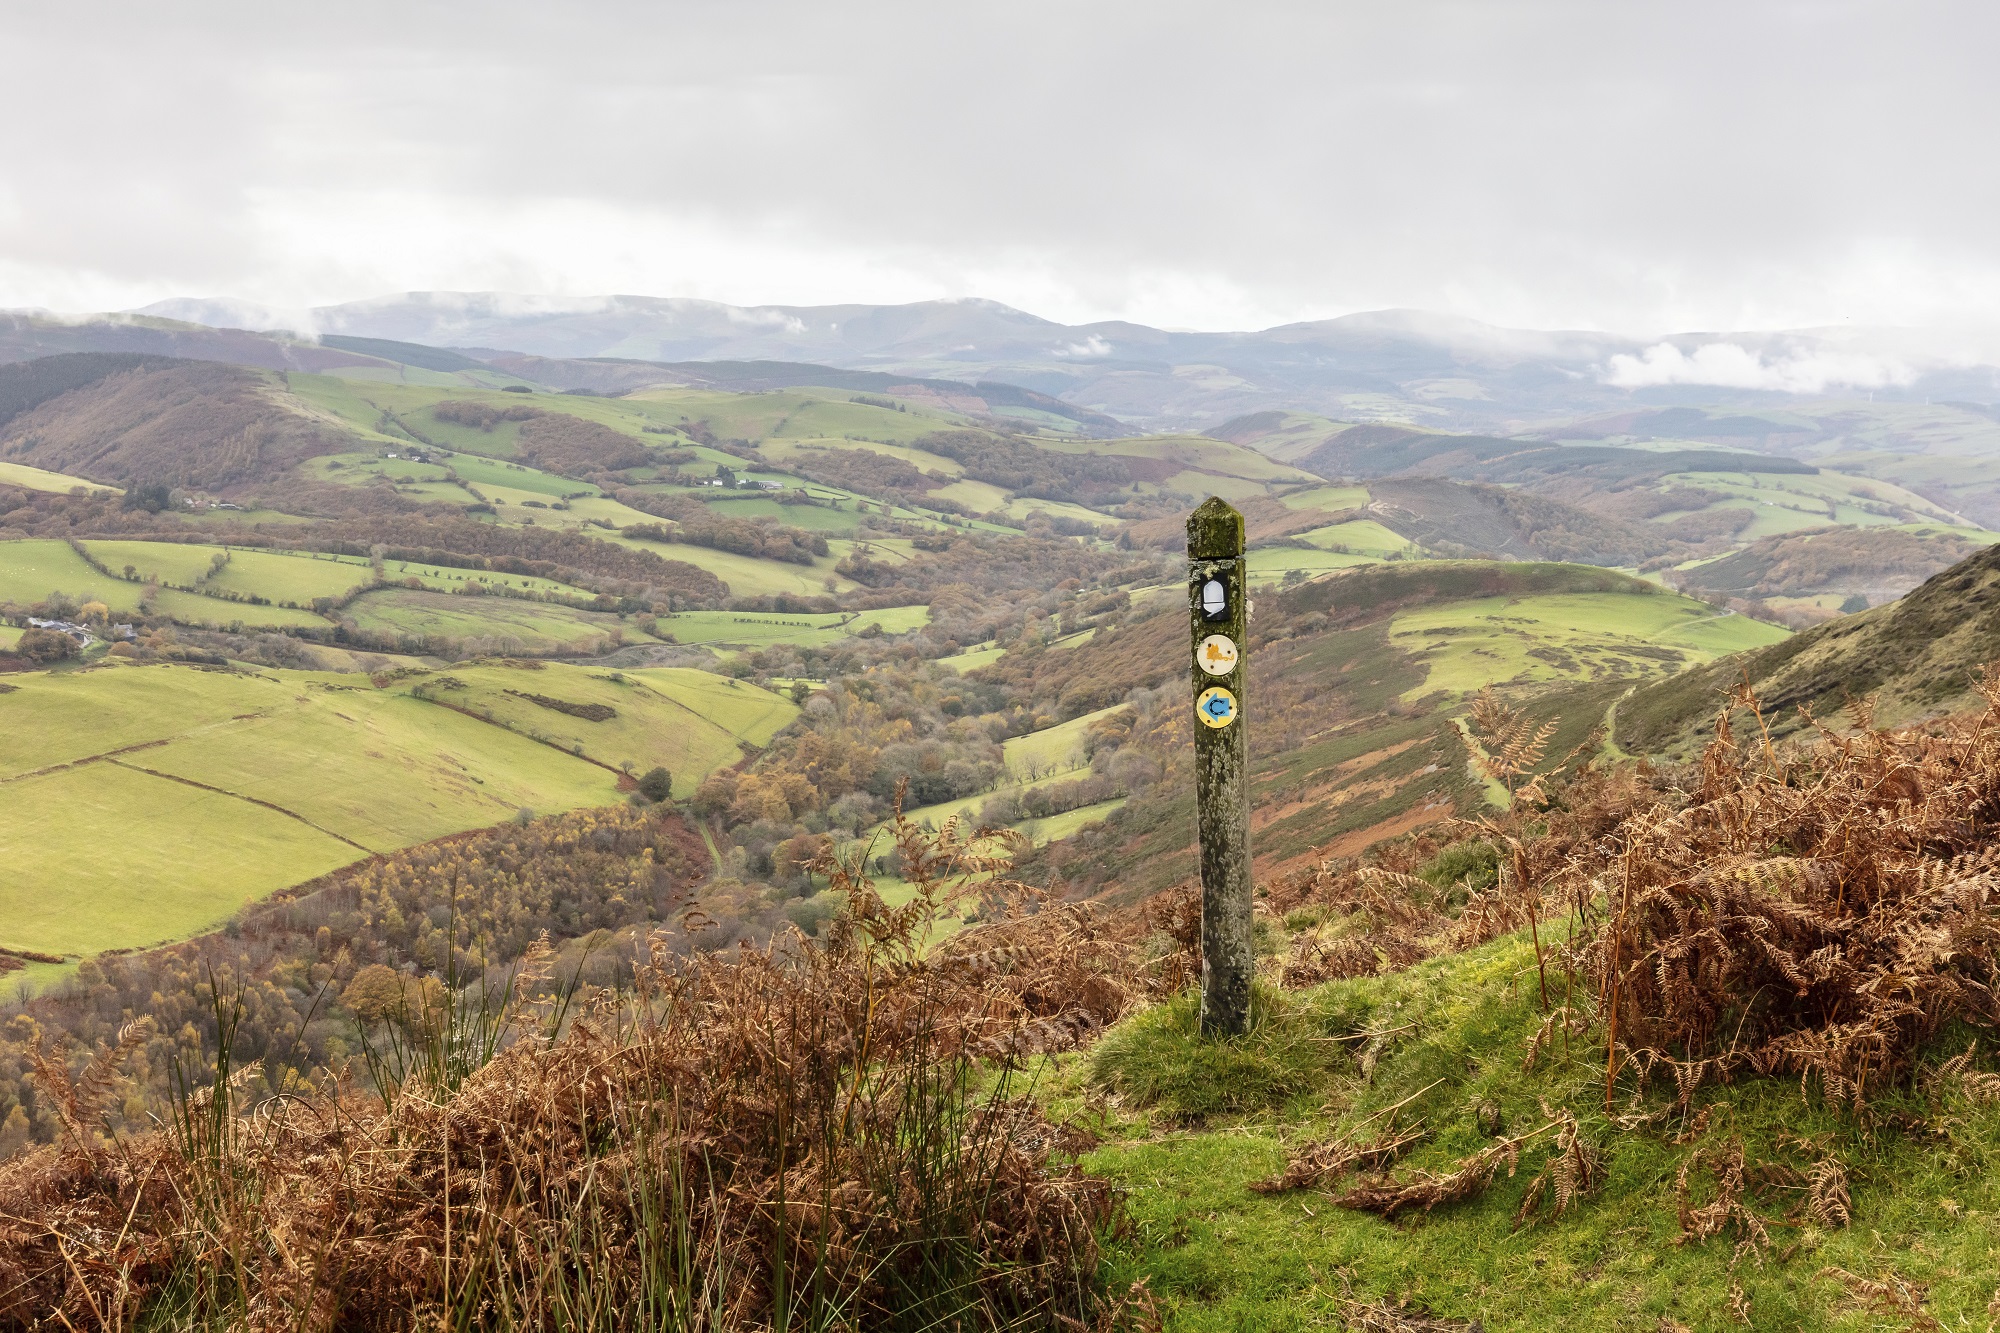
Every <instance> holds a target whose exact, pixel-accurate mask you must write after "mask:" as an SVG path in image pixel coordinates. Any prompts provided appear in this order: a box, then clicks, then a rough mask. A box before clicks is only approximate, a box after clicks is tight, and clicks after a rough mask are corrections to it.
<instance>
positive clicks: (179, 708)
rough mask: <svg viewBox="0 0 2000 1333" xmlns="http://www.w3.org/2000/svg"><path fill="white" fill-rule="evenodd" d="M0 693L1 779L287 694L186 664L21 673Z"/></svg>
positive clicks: (157, 736)
mask: <svg viewBox="0 0 2000 1333" xmlns="http://www.w3.org/2000/svg"><path fill="white" fill-rule="evenodd" d="M7 683H8V684H10V685H13V686H14V687H15V691H14V692H13V693H11V694H0V782H3V781H5V780H7V779H10V778H14V777H18V776H19V775H21V774H23V773H31V772H34V771H35V770H37V769H43V768H48V767H51V766H53V765H58V764H69V763H75V762H76V761H77V760H79V759H87V758H89V757H90V756H92V755H100V754H109V753H113V752H117V751H120V750H125V749H129V748H131V747H133V746H140V745H146V744H148V743H150V742H157V741H162V740H165V739H167V738H168V737H171V736H177V735H181V734H183V733H187V732H193V731H199V730H200V729H202V728H203V727H209V726H214V725H217V724H220V723H223V722H227V721H228V720H229V719H230V718H232V717H235V716H238V715H239V714H244V713H252V712H257V711H259V710H261V709H264V708H268V707H276V706H277V705H278V704H279V703H280V702H281V701H283V700H285V699H289V698H290V697H291V695H290V694H289V693H288V692H287V691H285V690H284V689H282V688H279V687H277V686H276V685H274V684H272V683H271V682H270V681H269V680H268V679H267V678H265V677H261V676H251V675H245V674H239V673H232V672H226V671H200V670H196V669H195V668H193V667H186V666H115V667H114V666H102V667H95V668H92V669H91V670H89V671H62V672H55V673H45V672H25V673H21V674H17V675H11V676H8V677H7Z"/></svg>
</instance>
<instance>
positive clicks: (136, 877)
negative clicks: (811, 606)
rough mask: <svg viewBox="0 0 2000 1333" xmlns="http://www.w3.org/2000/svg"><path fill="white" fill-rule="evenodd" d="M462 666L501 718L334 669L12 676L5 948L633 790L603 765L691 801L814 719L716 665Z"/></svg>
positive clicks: (144, 939)
mask: <svg viewBox="0 0 2000 1333" xmlns="http://www.w3.org/2000/svg"><path fill="white" fill-rule="evenodd" d="M460 671H461V674H462V675H465V676H470V677H473V678H474V680H475V682H476V687H477V688H476V689H475V690H472V691H468V694H469V695H471V696H472V698H473V700H474V701H475V702H477V703H480V704H482V705H485V704H491V708H490V710H489V711H491V712H492V713H493V714H494V723H489V722H487V721H484V720H481V719H479V718H476V717H470V716H467V715H465V714H464V713H461V712H456V711H453V710H452V709H449V708H442V707H439V706H437V705H436V704H434V703H429V702H426V701H424V700H423V699H420V698H416V697H414V696H413V695H412V694H411V693H409V692H408V691H407V690H397V691H387V690H376V689H373V688H371V687H370V686H369V685H367V684H366V683H362V682H360V681H358V679H357V678H356V677H352V676H340V675H336V674H334V673H315V672H298V671H276V670H273V671H262V672H257V673H249V672H225V671H215V670H201V669H198V668H194V667H185V666H106V667H100V668H95V669H92V670H88V671H67V672H59V673H54V674H49V673H35V672H31V673H17V674H15V675H12V676H10V677H9V678H8V683H9V684H11V685H14V686H15V687H16V688H15V690H14V691H13V692H12V693H9V694H5V695H0V808H4V809H5V811H6V817H5V818H4V819H0V945H5V946H13V947H18V948H27V949H33V950H37V951H41V952H51V953H94V952H97V951H100V950H103V949H108V948H123V947H131V946H137V945H144V944H151V943H154V942H157V941H160V940H164V939H172V938H177V937H180V936H184V935H188V934H192V933H195V932H198V931H200V930H202V929H204V928H206V927H209V926H211V925H213V924H214V923H215V922H216V921H218V920H220V919H222V918H223V917H225V916H227V915H228V914H229V913H230V912H232V911H234V910H235V909H236V908H237V907H238V906H240V905H241V904H242V903H243V902H244V901H246V900H248V899H253V898H257V897H261V896H263V895H265V894H268V893H270V892H272V891H274V890H276V889H279V888H284V887H287V886H289V885H292V884H296V883H298V882H300V881H302V880H305V879H309V878H312V877H313V876H315V875H319V874H322V873H324V872H325V871H326V870H328V869H331V868H332V867H334V866H337V865H341V864H345V863H346V862H349V861H352V860H355V859H357V858H359V857H361V856H364V855H366V854H367V853H368V852H371V851H374V852H385V851H391V850H394V849H397V848H400V847H404V846H409V845H412V844H415V843H419V842H426V841H429V840H432V839H435V838H439V837H443V836H446V835H448V834H452V833H457V832H460V831H463V830H465V829H470V828H478V827H482V826H487V825H492V824H497V823H500V822H502V821H503V820H505V819H507V818H509V817H511V816H513V815H514V814H515V813H516V812H517V811H519V810H520V809H522V808H531V809H535V810H539V811H545V812H546V811H557V810H567V809H574V808H578V807H582V806H589V805H601V804H608V803H610V802H613V801H616V800H618V799H620V798H619V794H618V791H617V782H616V774H615V773H613V772H609V771H607V769H606V768H605V767H604V765H610V766H611V767H613V768H615V767H616V766H617V764H618V763H619V762H620V761H621V760H625V759H630V760H631V761H632V762H634V763H635V765H637V766H638V767H639V768H640V769H641V771H643V769H644V768H647V767H651V766H652V765H653V764H655V763H660V764H665V765H666V766H667V767H668V768H669V769H670V770H671V771H672V772H673V773H674V775H675V789H676V791H677V792H681V793H683V794H685V793H686V792H691V791H692V790H693V789H694V787H695V786H697V785H699V783H700V781H701V779H702V778H703V777H705V776H706V775H707V774H708V773H709V772H710V771H712V770H713V769H714V768H717V767H720V766H723V765H727V764H733V763H735V762H737V761H738V760H739V759H740V758H741V757H742V755H743V749H742V745H743V744H746V743H747V744H749V745H752V746H761V745H764V744H766V743H768V742H769V741H770V739H771V737H772V736H773V735H775V734H776V732H777V731H778V730H780V729H781V728H782V727H784V726H785V725H786V724H788V723H789V722H790V721H791V719H792V718H793V717H795V716H797V712H798V710H797V708H796V707H795V706H794V705H793V704H792V703H791V701H790V700H788V699H784V698H780V697H779V696H777V695H775V694H772V693H770V692H768V691H765V690H760V689H757V688H756V687H755V686H752V685H748V684H745V683H743V682H740V681H732V680H728V679H725V678H723V677H719V676H712V675H707V674H705V673H702V672H697V671H686V670H677V669H669V668H661V669H656V670H648V671H640V672H628V673H626V679H625V682H624V683H623V684H619V683H615V682H612V681H611V680H609V679H608V676H609V674H610V673H603V672H592V671H591V670H589V669H587V668H582V667H565V666H561V665H550V666H548V667H547V668H546V669H544V670H541V671H527V670H509V669H507V668H500V667H471V668H462V669H460ZM507 687H512V688H518V689H521V690H523V691H524V692H533V693H541V694H545V695H550V696H553V697H559V698H565V699H569V700H570V701H572V702H581V703H587V702H594V701H597V699H598V697H599V696H600V695H601V696H603V697H604V698H606V699H615V700H616V703H615V706H616V707H617V708H618V709H619V716H618V718H616V719H614V720H613V721H610V722H606V723H591V722H587V721H583V720H581V719H576V718H573V717H570V716H568V715H566V714H563V713H559V712H555V711H552V710H549V709H546V708H542V707H540V706H538V705H535V704H533V703H530V702H528V701H526V700H522V699H518V698H514V697H512V696H506V695H504V694H502V693H501V691H502V690H503V689H504V688H507ZM444 697H447V698H449V697H451V696H450V695H449V694H446V695H445V696H444ZM495 723H497V724H498V725H495ZM572 732H574V733H576V734H577V735H578V736H581V735H583V734H584V733H594V734H592V735H590V737H589V740H588V743H587V744H585V745H584V746H583V750H584V753H583V755H582V756H579V755H576V754H574V753H570V752H568V750H569V745H570V744H571V743H573V742H572V737H571V733H572ZM537 735H539V736H541V737H542V738H543V739H540V740H538V739H537ZM548 742H553V743H552V744H551V743H548ZM592 759H595V760H597V761H598V762H596V763H593V762H590V760H592ZM196 784H199V785H196ZM19 975H20V974H18V973H9V974H8V978H9V980H8V981H5V982H0V985H11V984H12V980H15V979H18V978H19Z"/></svg>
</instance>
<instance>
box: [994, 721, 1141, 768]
mask: <svg viewBox="0 0 2000 1333" xmlns="http://www.w3.org/2000/svg"><path fill="white" fill-rule="evenodd" d="M1124 706H1125V705H1123V704H1113V705H1111V707H1109V708H1100V709H1098V710H1097V711H1096V712H1094V713H1085V714H1084V715H1083V716H1082V717H1073V718H1071V719H1070V720H1069V721H1067V722H1058V723H1057V724H1056V725H1055V726H1053V727H1044V728H1043V729H1042V730H1040V731H1034V732H1029V733H1028V734H1027V735H1025V736H1015V737H1013V738H1012V739H1011V740H1007V741H1003V742H1001V745H1000V750H1001V753H1002V754H1004V755H1005V756H1006V763H1007V771H1008V772H1009V773H1010V774H1012V775H1013V776H1015V777H1016V778H1020V779H1024V780H1026V779H1031V778H1037V777H1043V776H1046V775H1048V774H1051V773H1059V772H1069V771H1071V770H1075V769H1078V768H1081V767H1082V766H1083V763H1084V745H1085V737H1086V736H1087V735H1088V734H1089V731H1090V725H1091V723H1093V722H1096V721H1097V720H1098V719H1099V718H1103V717H1108V716H1109V715H1111V714H1112V713H1115V712H1117V711H1118V710H1119V709H1120V708H1123V707H1124Z"/></svg>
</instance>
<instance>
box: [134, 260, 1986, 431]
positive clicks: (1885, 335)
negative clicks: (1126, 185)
mask: <svg viewBox="0 0 2000 1333" xmlns="http://www.w3.org/2000/svg"><path fill="white" fill-rule="evenodd" d="M142 313H145V314H151V315H159V316H168V317H172V318H175V319H179V320H184V321H188V322H195V323H205V324H214V325H217V326H237V325H242V324H244V323H246V322H248V323H252V324H256V323H258V322H259V321H261V322H262V326H263V327H294V328H297V327H305V326H310V327H311V328H312V329H314V330H316V331H318V332H320V333H324V334H336V335H349V336H359V337H370V338H385V339H396V340H401V341H405V342H413V343H423V344H427V345H431V346H447V347H458V348H467V349H470V348H488V349H505V350H508V351H514V352H522V353H528V354H532V355H536V356H544V357H560V358H581V357H625V358H632V359H637V360H645V361H691V360H777V361H812V362H820V363H824V364H828V365H834V366H841V367H847V368H851V369H879V370H889V371H894V372H897V373H902V374H911V375H929V376H935V377H941V378H948V379H958V380H965V379H973V378H985V379H994V380H1001V381H1004V382H1006V383H1009V384H1018V385H1023V386H1025V387H1027V388H1031V389H1035V390H1038V391H1040V392H1042V393H1047V394H1052V395H1055V396H1057V397H1060V398H1063V399H1064V400H1066V401H1068V402H1071V403H1075V404H1079V405H1081V406H1084V407H1089V408H1092V409H1094V410H1097V411H1101V412H1107V413H1110V414H1111V415H1113V416H1117V417H1120V418H1122V419H1124V420H1127V421H1130V422H1133V423H1135V424H1139V425H1144V426H1147V427H1153V428H1163V429H1164V428H1175V429H1179V428H1185V427H1189V426H1199V425H1203V424H1207V423H1212V422H1216V421H1221V420H1224V419H1226V418H1229V417H1234V416H1238V415H1241V414H1244V413H1248V412H1255V411H1262V410H1269V409H1274V408H1275V409H1285V410H1293V411H1311V412H1318V413H1322V414H1325V415H1328V416H1331V417H1334V418H1336V419H1339V420H1345V421H1377V420H1393V421H1408V422H1414V423H1419V424H1424V425H1428V426H1433V427H1438V428H1444V429H1460V430H1471V429H1489V430H1500V431H1503V432H1506V433H1512V432H1515V431H1519V430H1524V429H1528V428H1530V427H1534V426H1542V425H1547V424H1549V423H1550V422H1553V421H1557V420H1561V419H1567V418H1574V417H1580V416H1600V417H1603V416H1615V415H1617V414H1619V413H1625V412H1632V411H1634V410H1641V409H1647V408H1653V409H1657V408H1661V407H1672V406H1675V405H1683V404H1689V403H1697V402H1717V403H1723V402H1726V403H1734V404H1738V405H1747V406H1768V405H1772V404H1776V403H1782V402H1787V401H1791V400H1793V399H1796V398H1798V397H1800V396H1802V395H1805V396H1811V395H1826V394H1828V393H1845V392H1847V391H1848V389H1849V388H1851V389H1853V390H1854V392H1853V394H1852V396H1855V397H1864V396H1865V395H1866V394H1868V393H1874V394H1876V395H1878V396H1880V397H1881V398H1882V399H1883V400H1884V401H1888V400H1892V399H1893V400H1897V401H1911V402H1924V401H1926V400H1927V399H1933V400H1941V399H1947V398H1949V399H1964V400H1968V401H1971V402H1974V403H1989V404H1990V403H1995V402H2000V375H1996V371H1995V370H1994V368H1993V367H1994V364H1995V363H1996V362H2000V357H1989V358H1987V359H1985V360H1981V359H1980V358H1978V357H1971V358H1969V359H1968V357H1966V356H1962V355H1946V354H1944V353H1943V352H1941V351H1940V350H1939V349H1938V348H1937V347H1934V346H1928V345H1926V344H1925V343H1924V342H1923V341H1922V340H1921V339H1918V338H1916V336H1915V335H1910V334H1906V333H1895V332H1893V331H1891V332H1872V333H1871V332H1856V331H1826V330H1805V331H1795V332H1778V333H1689V334H1681V335H1676V336H1673V337H1669V338H1654V339H1642V338H1634V337H1624V336H1618V335H1612V334H1604V333H1595V332H1554V333H1547V332H1530V331H1523V330H1514V329H1503V328H1497V327H1494V326H1492V325H1487V324H1481V323H1478V322H1477V321H1473V320H1466V319H1457V318H1452V317H1448V316H1442V315H1435V314H1428V313H1425V312H1421V311H1409V310H1392V311H1376V312H1370V313H1364V314H1354V315H1347V316H1343V317H1341V318H1338V319H1328V320H1316V321H1311V322H1306V323H1299V324H1288V325H1282V326H1279V327H1277V328H1271V329H1265V330H1262V331H1257V332H1198V331H1175V330H1165V329H1156V328H1150V327H1147V326H1145V325H1142V324H1135V323H1129V322H1124V321H1101V322H1097V323H1090V324H1076V325H1070V324H1061V323H1058V322H1055V321H1052V320H1047V319H1042V318H1040V317H1038V316H1035V315H1031V314H1028V313H1026V312H1023V311H1020V310H1015V309H1013V308H1011V307H1009V306H1005V305H1002V304H1000V303H998V302H995V301H984V300H958V301H920V302H913V303H910V304H906V305H892V306H879V305H834V306H786V305H771V306H755V307H742V306H730V305H724V304H721V303H719V302H714V301H699V300H692V299H687V298H667V297H644V296H606V297H597V298H589V299H560V298H550V297H530V296H518V295H510V294H505V293H493V292H479V293H460V292H411V293H406V294H404V295H401V296H395V297H386V298H381V299H376V300H369V301H357V302H350V303H347V304H344V305H336V306H323V307H319V308H317V309H314V310H311V311H304V312H298V313H297V314H295V315H291V316H280V315H276V314H273V313H272V312H268V311H258V310H256V309H254V308H250V307H246V306H244V305H242V304H241V303H236V302H226V301H225V302H218V301H190V300H178V301H169V302H162V303H160V304H158V305H155V306H150V307H148V308H147V310H146V311H144V312H142Z"/></svg>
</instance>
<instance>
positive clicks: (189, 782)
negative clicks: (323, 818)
mask: <svg viewBox="0 0 2000 1333" xmlns="http://www.w3.org/2000/svg"><path fill="white" fill-rule="evenodd" d="M157 744H165V742H164V741H161V742H157ZM99 757H100V759H102V761H103V762H104V763H107V764H110V765H112V766H113V767H114V768H124V769H129V770H131V771H132V772H134V773H144V774H146V775H147V776H149V777H155V778H165V779H166V780H167V781H168V782H178V783H180V784H181V785H182V786H184V787H196V788H199V789H200V790H202V791H206V792H214V793H215V794H216V795H217V796H228V797H233V798H234V799H236V800H239V801H248V802H249V803H250V804H251V805H261V806H263V807H264V808H265V809H266V810H271V811H275V812H276V813H278V814H281V815H283V816H285V817H286V818H287V819H296V820H298V821H299V823H301V824H304V825H305V826H306V827H307V828H309V829H311V830H312V831H313V832H315V833H324V834H325V835H326V836H327V837H329V838H332V839H333V840H334V841H336V842H344V843H346V844H347V845H348V846H349V847H352V848H354V849H355V850H356V851H358V852H366V853H367V854H368V855H370V856H376V855H379V853H377V852H376V851H375V850H374V849H373V848H372V847H363V846H362V845H361V844H360V843H358V842H356V841H355V840H354V839H352V838H349V837H346V836H345V835H343V834H339V833H335V832H334V831H333V830H332V829H330V828H321V827H320V826H319V825H318V824H315V823H313V822H312V821H311V820H310V819H307V818H306V817H305V816H304V815H302V814H300V813H299V812H298V811H296V810H287V809H286V808H285V807H284V806H282V805H279V804H277V803H276V802H275V801H267V800H265V799H264V798H263V797H261V796H245V795H244V794H243V793H242V792H240V791H230V790H229V789H228V788H227V787H212V786H210V785H209V784H208V783H206V782H197V781H195V780H194V779H193V778H184V777H182V776H181V775H180V774H178V773H162V772H161V771H160V770H159V769H157V768H147V767H146V766H145V765H144V764H128V763H125V762H123V761H122V760H118V759H112V758H110V757H108V756H99Z"/></svg>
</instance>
